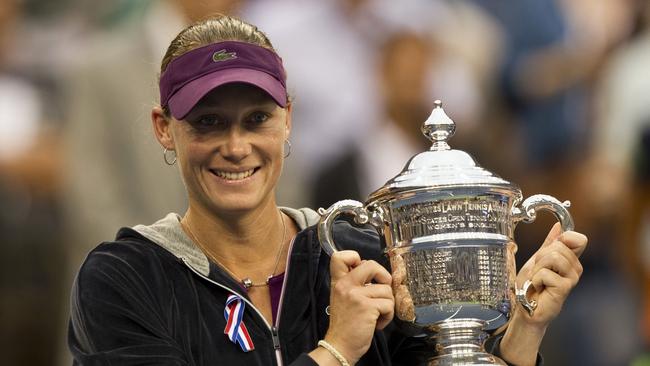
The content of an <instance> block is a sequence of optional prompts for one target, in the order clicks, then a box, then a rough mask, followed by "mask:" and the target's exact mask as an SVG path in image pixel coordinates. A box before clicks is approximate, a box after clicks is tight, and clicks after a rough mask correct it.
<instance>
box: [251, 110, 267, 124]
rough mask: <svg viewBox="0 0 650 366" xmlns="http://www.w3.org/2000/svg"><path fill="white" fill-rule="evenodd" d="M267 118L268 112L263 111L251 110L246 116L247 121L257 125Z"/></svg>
mask: <svg viewBox="0 0 650 366" xmlns="http://www.w3.org/2000/svg"><path fill="white" fill-rule="evenodd" d="M268 119H269V114H268V113H264V112H253V113H251V115H250V116H249V117H248V121H249V122H250V123H251V124H253V125H259V124H262V123H264V122H266V121H267V120H268Z"/></svg>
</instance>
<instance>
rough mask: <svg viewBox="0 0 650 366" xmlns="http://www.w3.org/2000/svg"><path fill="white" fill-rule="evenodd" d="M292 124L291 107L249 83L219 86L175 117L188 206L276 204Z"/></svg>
mask: <svg viewBox="0 0 650 366" xmlns="http://www.w3.org/2000/svg"><path fill="white" fill-rule="evenodd" d="M290 128H291V119H290V107H288V108H286V109H284V108H282V107H280V106H278V105H277V104H276V103H275V102H274V101H273V99H272V98H271V97H270V96H269V95H268V94H266V93H265V92H264V91H262V90H261V89H259V88H257V87H254V86H251V85H247V84H226V85H224V86H221V87H219V88H217V89H215V90H213V91H212V92H210V93H209V94H208V95H206V96H205V97H204V98H203V99H201V101H200V102H199V103H198V104H197V105H196V106H195V107H194V108H193V109H192V110H191V111H190V113H189V114H188V116H187V117H186V118H185V119H184V120H182V121H177V120H175V119H172V120H171V121H170V122H169V130H170V133H171V136H172V139H173V141H172V142H173V149H174V150H176V155H177V161H178V163H179V165H180V169H181V173H182V176H183V180H184V182H185V186H186V188H187V190H188V194H189V199H190V205H196V204H198V205H200V206H201V207H202V208H207V209H208V210H210V211H214V212H218V213H235V212H239V213H243V212H246V211H250V210H254V209H256V208H258V207H262V206H264V205H265V204H269V203H273V204H275V197H274V191H275V189H274V188H275V184H276V182H277V181H278V178H279V176H280V173H281V171H282V163H283V159H284V156H283V155H284V149H283V146H284V140H285V139H286V138H288V136H289V131H290ZM161 142H162V141H161Z"/></svg>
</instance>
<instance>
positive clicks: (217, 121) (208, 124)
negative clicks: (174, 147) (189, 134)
mask: <svg viewBox="0 0 650 366" xmlns="http://www.w3.org/2000/svg"><path fill="white" fill-rule="evenodd" d="M191 123H192V126H194V127H195V128H198V129H206V128H225V127H226V126H227V124H228V122H227V121H226V120H225V119H223V118H221V117H220V116H218V115H216V114H206V115H203V116H200V117H198V118H196V119H194V120H193V121H192V122H191Z"/></svg>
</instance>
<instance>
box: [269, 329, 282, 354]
mask: <svg viewBox="0 0 650 366" xmlns="http://www.w3.org/2000/svg"><path fill="white" fill-rule="evenodd" d="M271 338H273V349H275V350H279V349H280V337H279V336H278V328H276V327H272V328H271Z"/></svg>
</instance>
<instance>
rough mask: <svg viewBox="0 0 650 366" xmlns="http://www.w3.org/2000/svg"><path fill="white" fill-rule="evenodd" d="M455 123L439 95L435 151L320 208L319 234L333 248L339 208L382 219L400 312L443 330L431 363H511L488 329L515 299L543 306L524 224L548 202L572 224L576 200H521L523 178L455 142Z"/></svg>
mask: <svg viewBox="0 0 650 366" xmlns="http://www.w3.org/2000/svg"><path fill="white" fill-rule="evenodd" d="M454 131H455V124H454V122H453V121H452V120H451V119H450V118H449V117H448V116H447V115H446V114H445V112H444V110H443V109H442V103H441V102H440V101H436V102H435V108H434V109H433V112H432V113H431V116H430V117H429V118H428V119H427V120H426V121H425V122H424V125H423V126H422V132H423V133H424V134H425V135H426V136H427V137H428V138H429V139H430V140H431V141H432V142H433V145H432V146H431V148H430V149H429V151H425V152H422V153H420V154H417V155H415V156H414V157H412V158H411V159H410V160H409V162H408V163H407V164H406V166H405V168H404V169H403V171H402V172H401V173H400V174H399V175H397V176H396V177H394V178H393V179H391V180H389V181H388V182H387V183H386V184H385V185H384V186H383V187H381V188H380V189H378V190H377V191H375V192H373V193H372V194H370V196H369V198H368V200H367V201H366V203H361V202H358V201H354V200H343V201H339V202H337V203H335V204H333V205H332V206H331V207H330V208H328V209H327V210H323V209H321V210H320V214H321V215H322V217H321V219H320V223H319V225H318V236H319V239H320V242H321V245H322V247H323V249H324V250H325V251H326V252H327V253H329V254H330V255H331V254H332V253H333V252H335V251H337V248H336V245H335V243H334V240H333V237H332V224H333V222H334V220H335V218H336V217H337V216H339V215H341V214H348V215H352V216H353V217H354V221H355V222H356V223H357V224H359V225H366V224H369V225H372V226H373V227H374V228H376V230H377V231H378V232H379V234H380V235H381V236H382V237H383V239H384V241H385V243H386V248H385V252H386V253H387V255H388V256H389V259H390V265H391V272H392V276H393V283H392V288H393V294H394V296H395V315H396V317H397V318H398V319H399V320H400V322H401V323H402V324H404V323H406V324H408V326H409V328H412V329H416V330H418V331H419V332H420V333H422V334H428V335H433V338H435V344H436V353H437V355H436V356H435V357H432V358H431V359H430V360H428V361H427V363H426V364H427V365H428V366H434V365H436V366H437V365H505V364H506V363H505V362H504V361H503V360H501V359H499V358H497V357H495V356H493V355H491V354H489V353H487V352H486V351H485V349H484V346H483V343H484V341H485V339H487V335H488V334H489V333H490V332H491V331H494V330H496V329H497V328H499V327H501V326H502V325H504V324H506V323H507V322H508V319H509V318H510V313H511V310H512V306H513V304H517V303H519V304H521V305H522V306H523V307H524V308H525V309H526V310H527V311H528V312H529V314H531V315H532V314H533V313H534V311H535V308H536V306H537V304H536V303H535V301H534V300H531V299H530V298H529V293H528V287H529V286H530V282H526V283H524V284H523V288H517V287H516V284H515V276H516V271H517V270H516V265H515V251H516V244H515V242H514V229H515V226H516V225H517V224H518V223H519V222H522V221H523V222H527V223H530V222H532V221H534V220H535V217H536V212H537V211H539V210H549V211H551V212H552V213H553V214H555V216H556V217H557V219H558V220H559V221H560V223H561V225H562V229H563V230H565V231H566V230H573V219H572V218H571V215H570V214H569V212H568V210H567V208H568V207H569V205H570V203H569V202H568V201H567V202H564V203H562V202H560V201H558V200H557V199H555V198H553V197H551V196H547V195H541V194H540V195H534V196H531V197H529V198H527V199H526V200H524V201H523V202H522V194H521V190H520V189H519V188H518V187H517V186H516V185H514V184H512V183H510V182H508V181H506V180H504V179H502V178H500V177H498V176H496V175H494V174H492V173H490V172H489V171H487V170H485V169H483V168H481V167H479V166H478V165H477V164H476V162H475V161H474V159H473V158H472V157H471V156H470V155H469V154H467V153H466V152H464V151H460V150H452V149H451V148H450V147H449V145H448V144H447V140H448V139H449V138H450V137H451V136H452V135H453V134H454Z"/></svg>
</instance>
